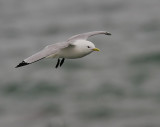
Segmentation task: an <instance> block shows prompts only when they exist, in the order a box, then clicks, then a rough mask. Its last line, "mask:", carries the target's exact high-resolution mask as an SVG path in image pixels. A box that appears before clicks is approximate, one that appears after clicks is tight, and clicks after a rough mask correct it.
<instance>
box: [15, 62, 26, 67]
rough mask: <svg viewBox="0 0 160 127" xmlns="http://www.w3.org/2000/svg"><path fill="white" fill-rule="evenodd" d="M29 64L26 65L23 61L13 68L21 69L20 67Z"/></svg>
mask: <svg viewBox="0 0 160 127" xmlns="http://www.w3.org/2000/svg"><path fill="white" fill-rule="evenodd" d="M28 64H29V63H26V62H25V61H22V62H21V63H20V64H18V65H17V66H16V67H15V68H18V67H21V66H26V65H28Z"/></svg>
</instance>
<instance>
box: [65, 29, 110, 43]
mask: <svg viewBox="0 0 160 127" xmlns="http://www.w3.org/2000/svg"><path fill="white" fill-rule="evenodd" d="M98 34H105V35H111V33H109V32H107V31H92V32H87V33H82V34H78V35H75V36H72V37H70V38H69V39H68V40H67V42H72V41H75V40H80V39H83V40H87V39H88V38H89V37H91V36H94V35H98Z"/></svg>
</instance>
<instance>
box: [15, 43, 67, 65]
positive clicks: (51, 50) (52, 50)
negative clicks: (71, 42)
mask: <svg viewBox="0 0 160 127" xmlns="http://www.w3.org/2000/svg"><path fill="white" fill-rule="evenodd" d="M66 47H68V44H67V43H66V42H62V43H55V44H52V45H48V46H46V47H45V48H44V49H43V50H41V51H39V52H37V53H35V54H33V55H32V56H30V57H28V58H26V59H25V60H23V61H22V62H21V63H19V64H18V65H17V66H16V68H18V67H21V66H25V65H28V64H31V63H34V62H37V61H39V60H41V59H43V58H46V57H48V56H50V55H53V54H56V52H57V51H59V50H61V49H63V48H66Z"/></svg>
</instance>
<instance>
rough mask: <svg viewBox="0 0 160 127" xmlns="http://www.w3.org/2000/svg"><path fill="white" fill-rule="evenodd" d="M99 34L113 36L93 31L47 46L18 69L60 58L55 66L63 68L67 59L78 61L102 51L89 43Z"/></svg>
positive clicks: (104, 32)
mask: <svg viewBox="0 0 160 127" xmlns="http://www.w3.org/2000/svg"><path fill="white" fill-rule="evenodd" d="M98 34H105V35H111V33H109V32H107V31H92V32H87V33H82V34H78V35H75V36H72V37H70V38H69V39H68V40H67V41H65V42H59V43H55V44H52V45H48V46H46V47H45V48H44V49H43V50H41V51H39V52H37V53H36V54H34V55H32V56H30V57H28V58H26V59H25V60H23V61H22V62H21V63H20V64H18V65H17V66H16V68H18V67H21V66H25V65H28V64H31V63H34V62H37V61H39V60H41V59H44V58H58V61H57V64H56V66H55V67H56V68H57V67H58V66H60V67H61V66H62V64H63V63H64V60H65V58H66V59H76V58H81V57H84V56H86V55H88V54H90V53H91V52H93V51H100V50H99V49H98V48H96V47H95V45H94V44H93V43H92V42H90V41H87V39H88V37H90V36H93V35H98Z"/></svg>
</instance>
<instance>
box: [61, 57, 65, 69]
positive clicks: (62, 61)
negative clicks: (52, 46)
mask: <svg viewBox="0 0 160 127" xmlns="http://www.w3.org/2000/svg"><path fill="white" fill-rule="evenodd" d="M64 60H65V58H63V59H62V60H61V62H60V67H61V66H62V65H63V63H64Z"/></svg>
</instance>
